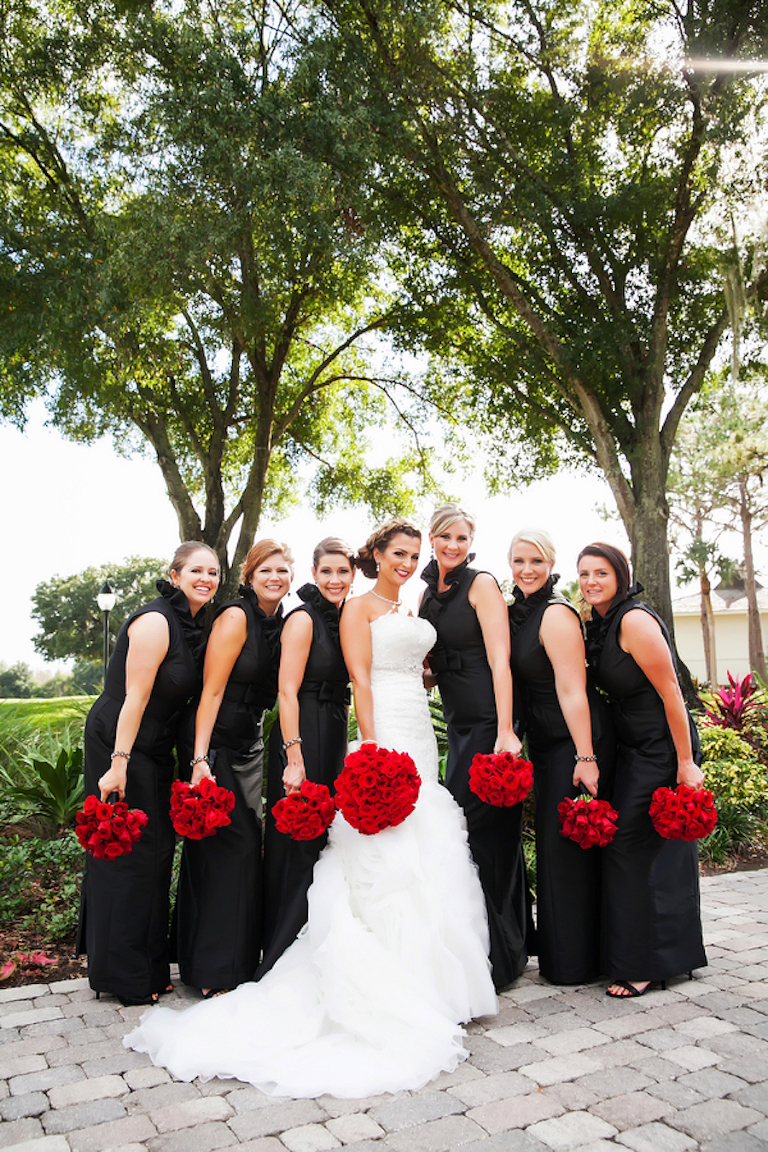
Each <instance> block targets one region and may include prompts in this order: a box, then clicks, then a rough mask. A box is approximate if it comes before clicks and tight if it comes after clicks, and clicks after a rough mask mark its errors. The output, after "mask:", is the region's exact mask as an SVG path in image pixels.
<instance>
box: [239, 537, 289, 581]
mask: <svg viewBox="0 0 768 1152" xmlns="http://www.w3.org/2000/svg"><path fill="white" fill-rule="evenodd" d="M278 553H279V554H280V555H281V556H282V558H283V560H285V562H286V564H287V565H288V567H289V568H290V570H291V575H293V552H291V550H290V548H289V547H288V545H287V544H282V543H281V542H280V541H279V540H272V539H270V537H269V536H267V537H265V539H264V540H257V541H256V543H255V544H254V545H253V547H252V548H250V549H249V551H248V555H247V556H246V558H245V560H243V566H242V568H241V569H240V583H241V584H250V582H251V577H252V576H253V574H254V572H255V571H256V569H257V568H260V567H261V565H262V564H263V563H264V561H265V560H269V558H270V556H276V555H277V554H278Z"/></svg>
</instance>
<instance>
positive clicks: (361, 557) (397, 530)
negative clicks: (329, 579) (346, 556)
mask: <svg viewBox="0 0 768 1152" xmlns="http://www.w3.org/2000/svg"><path fill="white" fill-rule="evenodd" d="M401 533H402V534H403V536H410V537H412V538H413V539H414V540H421V532H420V531H419V529H418V528H417V527H416V525H415V524H411V522H410V520H402V519H400V518H399V517H395V518H394V519H392V520H386V521H385V522H384V523H383V524H380V525H379V526H378V528H374V530H373V532H371V534H370V536H369V537H368V539H367V540H366V542H365V544H363V546H362V548H361V549H360V551H359V552H358V554H357V556H356V557H355V564H356V565H357V567H358V568H359V569H360V571H361V572H362V574H363V576H367V577H368V579H369V580H375V579H376V560H375V559H374V555H373V553H374V552H383V551H384V549H385V548H386V547H387V545H388V544H389V542H390V540H392V539H393V537H395V536H399V535H400V534H401Z"/></svg>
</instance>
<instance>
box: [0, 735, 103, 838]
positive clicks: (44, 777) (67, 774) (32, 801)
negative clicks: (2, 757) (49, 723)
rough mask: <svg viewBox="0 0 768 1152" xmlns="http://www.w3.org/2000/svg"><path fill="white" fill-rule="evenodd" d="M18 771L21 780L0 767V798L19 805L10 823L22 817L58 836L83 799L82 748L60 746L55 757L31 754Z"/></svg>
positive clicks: (47, 835) (37, 828)
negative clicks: (47, 757) (41, 756)
mask: <svg viewBox="0 0 768 1152" xmlns="http://www.w3.org/2000/svg"><path fill="white" fill-rule="evenodd" d="M20 774H21V777H22V782H21V783H19V782H18V781H17V780H14V778H13V777H12V776H11V774H10V773H9V772H8V771H6V770H5V769H0V799H2V800H3V801H4V802H5V803H6V804H13V803H16V804H19V805H21V807H20V808H19V810H18V812H17V814H16V818H15V820H14V821H13V822H14V823H17V822H19V821H21V820H23V821H25V822H26V823H27V824H28V825H29V826H30V827H31V828H33V830H34V831H35V832H36V833H37V834H39V835H40V836H42V837H45V838H48V839H52V838H55V837H57V836H60V835H61V834H62V833H63V832H64V830H65V829H66V828H68V827H69V826H70V825H71V824H73V823H74V820H75V815H76V813H77V811H78V809H79V808H80V805H81V804H82V802H83V793H84V787H83V750H82V748H61V749H60V751H59V753H58V755H57V756H56V757H55V759H54V758H50V759H47V760H43V759H40V758H38V757H34V756H32V757H30V758H29V759H28V761H27V763H26V765H24V766H22V768H21V773H20Z"/></svg>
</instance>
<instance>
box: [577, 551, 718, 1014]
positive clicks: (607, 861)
mask: <svg viewBox="0 0 768 1152" xmlns="http://www.w3.org/2000/svg"><path fill="white" fill-rule="evenodd" d="M579 585H580V587H581V594H582V596H583V598H584V600H585V601H586V603H587V604H589V605H591V606H592V618H591V620H590V621H589V622H588V624H587V654H588V657H589V664H590V670H591V672H592V674H593V675H594V679H595V682H596V683H597V685H598V686H599V687H600V688H602V689H603V691H604V692H606V693H607V695H608V698H609V703H610V707H611V712H612V714H613V720H614V724H615V726H616V736H617V740H618V747H617V751H616V781H615V786H614V791H613V797H612V801H611V802H612V804H613V806H614V808H616V809H617V811H618V813H619V825H618V832H617V834H616V836H615V838H614V840H613V841H612V843H611V844H609V845H608V847H607V848H604V849H603V907H604V912H603V915H604V949H605V964H604V970H605V972H606V973H607V975H608V977H609V979H610V980H611V984H610V985H609V987H608V995H609V996H614V997H617V998H619V997H627V998H629V997H635V996H643V995H644V994H645V993H646V992H647V991H648V988H649V987H650V985H651V983H652V982H653V981H661V982H662V984H663V983H664V982H665V981H666V980H667V979H668V978H669V977H671V976H677V975H679V974H680V973H681V972H688V973H689V974H691V972H692V970H693V969H694V968H699V967H701V966H702V965H704V964H706V962H707V961H706V956H705V954H704V945H703V942H702V935H701V919H700V915H699V869H698V860H697V850H696V844H695V842H693V843H691V842H688V841H684V840H664V839H662V837H661V836H659V835H658V833H657V832H656V831H655V829H654V827H653V825H652V823H651V818H650V816H649V814H648V809H649V807H650V803H651V797H652V795H653V793H654V791H655V790H656V789H657V788H661V787H664V786H667V787H670V788H674V787H675V786H676V785H677V784H688V785H690V786H691V787H694V788H698V787H700V786H701V785H702V783H703V780H704V775H703V773H702V771H701V769H700V768H699V766H698V764H697V762H696V758H698V756H699V742H698V734H697V732H696V728H695V726H694V724H693V721H692V719H691V717H690V714H689V713H688V710H687V709H686V707H685V703H684V701H683V696H682V693H681V691H680V685H679V683H678V680H677V673H676V672H675V666H674V662H673V658H672V651H671V647H670V642H669V635H668V633H667V630H666V628H665V626H664V624H663V622H662V621H661V619H660V618H659V617H658V616H657V615H656V613H655V612H654V611H653V609H652V608H650V607H649V606H648V605H647V604H643V603H642V602H641V601H637V600H635V599H633V597H634V596H635V595H636V594H637V593H638V592H640V591H642V589H641V587H640V585H635V586H634V587H632V588H630V586H629V562H628V561H627V558H626V556H625V555H624V553H623V552H620V551H619V549H618V548H614V547H612V546H611V545H609V544H590V545H589V546H588V547H587V548H584V549H583V551H582V552H581V554H580V555H579Z"/></svg>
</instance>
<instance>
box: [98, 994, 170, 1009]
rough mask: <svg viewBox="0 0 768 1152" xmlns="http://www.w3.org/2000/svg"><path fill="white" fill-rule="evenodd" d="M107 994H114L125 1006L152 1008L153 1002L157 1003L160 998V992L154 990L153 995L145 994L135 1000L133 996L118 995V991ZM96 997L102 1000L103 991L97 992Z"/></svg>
mask: <svg viewBox="0 0 768 1152" xmlns="http://www.w3.org/2000/svg"><path fill="white" fill-rule="evenodd" d="M105 995H106V996H114V998H115V999H116V1000H119V1001H120V1003H121V1004H122V1006H123V1008H151V1007H152V1005H153V1004H157V1002H158V1000H159V999H160V996H159V993H157V992H153V993H152V995H151V996H144V997H142V998H140V999H137V1000H134V999H133V997H131V996H118V994H117V992H106V993H105ZM96 999H97V1000H101V992H97V993H96Z"/></svg>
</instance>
